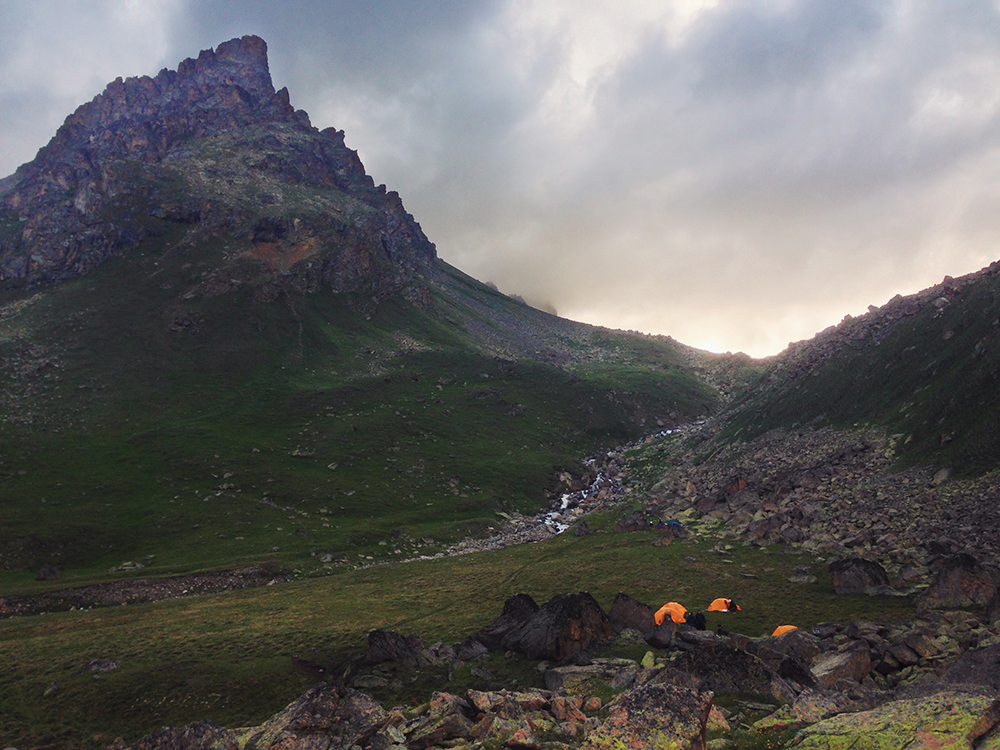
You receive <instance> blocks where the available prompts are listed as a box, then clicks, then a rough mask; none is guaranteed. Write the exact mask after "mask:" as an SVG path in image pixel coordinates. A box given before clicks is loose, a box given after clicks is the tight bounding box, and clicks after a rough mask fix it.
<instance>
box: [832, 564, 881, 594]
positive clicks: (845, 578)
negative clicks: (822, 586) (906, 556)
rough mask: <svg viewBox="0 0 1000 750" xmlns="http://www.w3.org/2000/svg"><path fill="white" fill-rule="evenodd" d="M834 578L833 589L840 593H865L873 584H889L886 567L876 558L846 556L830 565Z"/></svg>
mask: <svg viewBox="0 0 1000 750" xmlns="http://www.w3.org/2000/svg"><path fill="white" fill-rule="evenodd" d="M828 567H829V570H830V577H831V578H832V579H833V589H834V591H836V592H837V593H838V594H863V593H865V591H867V590H868V589H870V588H871V587H873V586H888V585H889V576H888V574H887V573H886V572H885V568H883V567H882V566H881V565H879V564H878V563H877V562H875V561H874V560H865V559H863V558H860V557H845V558H841V559H840V560H834V561H833V562H832V563H830V565H829V566H828Z"/></svg>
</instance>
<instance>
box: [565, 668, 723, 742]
mask: <svg viewBox="0 0 1000 750" xmlns="http://www.w3.org/2000/svg"><path fill="white" fill-rule="evenodd" d="M711 710H712V698H711V696H710V695H709V694H708V693H703V692H699V691H697V690H691V689H688V688H683V687H677V686H676V685H671V684H667V683H659V684H653V683H647V684H645V685H642V686H641V687H639V688H637V689H636V690H633V691H629V692H626V693H623V694H622V695H620V696H618V697H616V698H615V699H614V701H613V702H612V703H611V704H610V705H609V706H608V718H607V719H605V721H604V722H603V723H602V724H601V725H600V726H599V727H598V728H597V729H596V730H595V731H594V732H593V733H592V734H591V735H590V736H589V737H588V738H587V740H586V742H585V743H584V744H583V745H582V747H583V748H588V749H590V748H593V750H597V749H598V748H608V747H642V748H649V750H668V749H670V750H673V748H690V749H691V750H694V749H695V748H704V747H705V734H706V725H707V722H708V715H709V713H710V712H711Z"/></svg>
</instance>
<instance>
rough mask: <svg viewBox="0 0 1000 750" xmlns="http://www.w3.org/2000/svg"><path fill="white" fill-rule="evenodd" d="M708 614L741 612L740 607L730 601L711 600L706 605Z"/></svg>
mask: <svg viewBox="0 0 1000 750" xmlns="http://www.w3.org/2000/svg"><path fill="white" fill-rule="evenodd" d="M708 611H709V612H741V611H742V610H741V609H740V605H739V604H737V603H736V602H734V601H733V600H732V599H721V598H720V599H713V600H712V603H711V604H709V605H708Z"/></svg>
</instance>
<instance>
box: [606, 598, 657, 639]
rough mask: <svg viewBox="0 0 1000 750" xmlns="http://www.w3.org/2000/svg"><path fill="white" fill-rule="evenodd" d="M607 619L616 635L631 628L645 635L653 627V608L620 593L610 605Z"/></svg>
mask: <svg viewBox="0 0 1000 750" xmlns="http://www.w3.org/2000/svg"><path fill="white" fill-rule="evenodd" d="M608 617H609V618H610V619H611V627H612V628H613V629H614V631H615V632H616V633H621V631H622V630H624V629H625V628H631V629H633V630H638V631H639V632H640V633H643V634H645V633H648V632H650V631H651V630H652V629H653V627H654V625H653V608H652V607H650V606H649V605H648V604H643V603H642V602H640V601H638V600H636V599H633V598H632V597H631V596H629V595H628V594H625V593H623V592H621V591H619V592H618V594H617V595H616V596H615V600H614V601H613V602H612V603H611V610H610V611H609V612H608Z"/></svg>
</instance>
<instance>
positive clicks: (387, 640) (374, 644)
mask: <svg viewBox="0 0 1000 750" xmlns="http://www.w3.org/2000/svg"><path fill="white" fill-rule="evenodd" d="M384 661H390V662H395V663H397V664H405V665H407V666H409V667H420V666H424V665H427V664H429V663H430V660H429V659H428V658H427V656H426V654H425V653H424V644H423V643H422V642H421V640H420V636H418V635H417V634H416V633H414V634H413V635H408V636H407V635H402V634H401V633H396V632H394V631H392V630H373V631H371V632H370V633H369V634H368V653H367V654H366V655H365V662H366V663H368V664H381V663H382V662H384Z"/></svg>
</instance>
